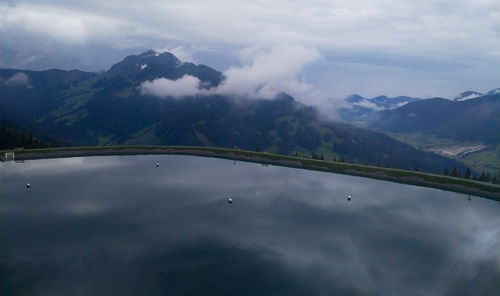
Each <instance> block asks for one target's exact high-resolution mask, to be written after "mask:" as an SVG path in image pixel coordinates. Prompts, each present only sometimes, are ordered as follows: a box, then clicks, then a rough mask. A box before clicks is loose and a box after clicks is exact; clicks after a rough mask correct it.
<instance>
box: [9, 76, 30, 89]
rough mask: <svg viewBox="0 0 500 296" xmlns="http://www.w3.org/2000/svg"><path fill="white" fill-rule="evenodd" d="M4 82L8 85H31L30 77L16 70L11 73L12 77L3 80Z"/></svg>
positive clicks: (27, 86)
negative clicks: (14, 72)
mask: <svg viewBox="0 0 500 296" xmlns="http://www.w3.org/2000/svg"><path fill="white" fill-rule="evenodd" d="M5 84H7V85H9V86H25V87H26V88H31V87H32V86H31V84H30V78H29V77H28V75H26V73H23V72H17V73H16V74H14V75H12V77H10V78H9V79H7V80H6V81H5Z"/></svg>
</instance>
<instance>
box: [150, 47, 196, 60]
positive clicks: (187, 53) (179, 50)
mask: <svg viewBox="0 0 500 296" xmlns="http://www.w3.org/2000/svg"><path fill="white" fill-rule="evenodd" d="M156 51H157V52H165V51H168V52H170V53H171V54H173V55H175V56H176V57H177V58H178V59H179V60H180V61H181V62H183V63H185V62H189V63H196V62H197V61H196V59H195V58H194V56H193V53H192V52H191V50H189V49H187V48H186V47H185V46H183V45H180V46H175V47H166V48H163V49H159V50H156Z"/></svg>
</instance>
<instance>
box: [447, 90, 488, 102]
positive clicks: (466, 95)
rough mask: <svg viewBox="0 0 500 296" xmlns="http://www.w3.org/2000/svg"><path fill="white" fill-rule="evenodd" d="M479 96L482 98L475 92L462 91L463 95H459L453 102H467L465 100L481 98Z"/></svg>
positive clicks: (480, 94)
mask: <svg viewBox="0 0 500 296" xmlns="http://www.w3.org/2000/svg"><path fill="white" fill-rule="evenodd" d="M481 96H484V95H483V94H482V93H478V92H477V91H472V90H468V91H464V92H463V93H461V94H459V95H458V96H456V97H455V99H453V100H454V101H459V102H461V101H467V100H470V99H474V98H477V97H481Z"/></svg>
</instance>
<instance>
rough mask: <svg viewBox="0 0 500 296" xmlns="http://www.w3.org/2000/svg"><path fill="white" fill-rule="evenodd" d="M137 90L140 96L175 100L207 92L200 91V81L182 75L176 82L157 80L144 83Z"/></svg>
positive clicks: (164, 79)
mask: <svg viewBox="0 0 500 296" xmlns="http://www.w3.org/2000/svg"><path fill="white" fill-rule="evenodd" d="M139 90H140V92H141V94H142V95H151V96H157V97H160V98H166V97H173V98H176V99H180V98H183V97H186V96H195V95H198V94H202V93H204V92H205V93H206V92H207V91H206V90H202V89H200V80H199V79H198V78H196V77H194V76H191V75H184V76H183V77H182V78H179V79H177V80H170V79H166V78H157V79H155V80H153V81H145V82H143V83H142V84H141V85H140V86H139Z"/></svg>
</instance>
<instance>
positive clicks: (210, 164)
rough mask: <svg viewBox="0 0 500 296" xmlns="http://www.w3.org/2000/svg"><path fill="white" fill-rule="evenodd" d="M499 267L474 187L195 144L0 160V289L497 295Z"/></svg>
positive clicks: (497, 216) (495, 238)
mask: <svg viewBox="0 0 500 296" xmlns="http://www.w3.org/2000/svg"><path fill="white" fill-rule="evenodd" d="M159 164H161V165H159ZM235 164H236V165H235ZM27 184H29V185H30V186H29V189H28V188H27ZM348 197H349V198H348ZM228 198H230V202H229V199H228ZM499 264H500V205H499V204H498V202H495V201H492V200H488V199H484V198H480V197H476V196H471V198H470V201H469V200H468V196H467V195H463V194H458V193H454V192H448V191H442V190H437V189H432V188H424V187H416V186H410V185H404V184H397V183H391V182H386V181H379V180H373V179H367V178H360V177H353V176H347V175H338V174H332V173H324V172H317V171H308V170H300V169H293V168H286V167H279V166H262V165H260V164H255V163H248V162H236V163H234V161H232V160H224V159H215V158H205V157H194V156H177V155H144V156H99V157H74V158H59V159H42V160H28V161H25V162H23V163H15V162H12V161H9V162H3V163H0V294H1V295H498V294H499V293H500V281H499V280H498V279H499V278H500V271H499Z"/></svg>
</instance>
